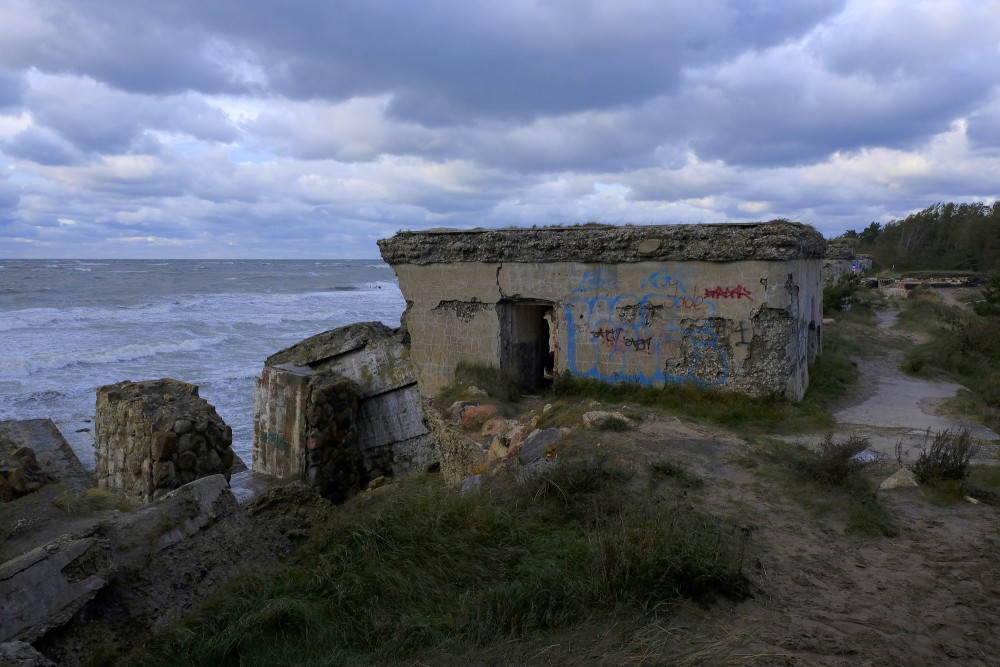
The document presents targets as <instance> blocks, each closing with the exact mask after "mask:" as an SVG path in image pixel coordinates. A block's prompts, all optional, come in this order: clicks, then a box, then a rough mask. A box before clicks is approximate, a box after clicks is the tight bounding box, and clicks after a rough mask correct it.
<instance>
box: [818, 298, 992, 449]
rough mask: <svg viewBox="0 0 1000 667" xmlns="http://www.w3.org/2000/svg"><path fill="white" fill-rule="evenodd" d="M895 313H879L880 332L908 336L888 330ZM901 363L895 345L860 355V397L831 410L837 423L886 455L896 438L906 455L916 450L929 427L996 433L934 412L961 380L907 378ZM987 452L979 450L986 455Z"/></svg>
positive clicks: (989, 437)
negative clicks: (844, 405)
mask: <svg viewBox="0 0 1000 667" xmlns="http://www.w3.org/2000/svg"><path fill="white" fill-rule="evenodd" d="M898 315H899V310H886V311H881V312H880V313H879V314H878V317H877V325H878V328H879V333H880V335H882V336H886V337H889V338H909V339H911V340H912V335H911V334H907V333H905V332H901V331H896V330H894V329H892V326H893V325H894V324H895V323H896V318H897V316H898ZM901 363H902V353H901V352H899V351H898V350H890V351H889V352H888V353H886V354H884V355H877V356H872V357H868V358H865V359H863V360H862V361H861V363H860V364H859V370H860V371H861V379H860V381H859V386H860V389H861V390H860V393H859V396H860V397H861V398H862V400H861V401H859V402H858V403H856V404H854V405H851V406H848V407H844V408H842V409H841V410H839V411H838V412H836V413H835V414H834V417H835V418H836V420H837V423H838V424H841V425H843V426H844V427H845V428H846V429H848V430H850V431H851V432H854V433H857V434H859V435H863V436H865V437H868V438H869V439H870V440H871V443H872V449H874V450H875V451H878V452H882V453H884V454H886V455H887V456H895V448H896V443H897V442H899V443H901V444H902V449H903V454H904V457H905V458H906V459H907V460H913V459H915V458H916V457H917V455H919V453H920V451H921V447H922V446H923V445H924V443H925V441H926V438H927V434H928V432H930V433H932V434H933V433H938V432H941V431H945V430H947V429H953V430H958V429H968V430H969V432H970V434H971V435H972V436H973V437H974V438H978V439H981V440H987V441H989V440H996V439H997V438H998V437H1000V436H998V435H997V434H996V433H994V432H993V431H991V430H990V429H988V428H986V427H985V426H981V425H978V424H973V423H970V422H966V421H962V420H960V419H955V418H952V417H947V416H943V415H940V414H937V410H938V408H939V406H940V405H941V403H943V402H944V400H945V399H948V398H951V397H953V396H955V395H956V394H957V393H958V391H959V390H960V389H962V388H963V387H962V385H960V384H957V383H954V382H944V381H931V380H923V379H919V378H911V377H908V376H906V375H904V374H903V372H902V371H901V370H900V364H901ZM991 453H992V452H991V450H984V455H986V456H987V458H989V457H990V455H991Z"/></svg>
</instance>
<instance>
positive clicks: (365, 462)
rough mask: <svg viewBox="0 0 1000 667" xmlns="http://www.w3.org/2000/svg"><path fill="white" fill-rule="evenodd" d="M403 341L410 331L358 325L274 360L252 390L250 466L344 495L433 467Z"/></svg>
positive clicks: (430, 441)
mask: <svg viewBox="0 0 1000 667" xmlns="http://www.w3.org/2000/svg"><path fill="white" fill-rule="evenodd" d="M404 343H405V333H404V332H397V331H394V330H392V329H390V328H389V327H387V326H385V325H384V324H381V323H379V322H359V323H356V324H351V325H348V326H346V327H341V328H339V329H333V330H332V331H326V332H324V333H321V334H317V335H315V336H312V337H311V338H307V339H306V340H304V341H302V342H300V343H297V344H296V345H293V346H292V347H290V348H287V349H285V350H282V351H280V352H277V353H275V354H273V355H271V356H270V357H268V359H267V361H266V362H265V364H264V370H263V372H262V374H261V377H260V378H259V379H258V380H257V382H256V388H255V391H254V434H253V469H254V470H257V471H261V472H266V473H270V474H273V475H276V476H278V477H282V478H286V479H292V478H301V479H303V481H306V482H307V483H308V484H309V485H310V486H311V487H312V488H313V489H315V490H316V491H317V492H319V493H320V494H321V495H324V496H327V497H330V498H332V499H334V500H337V501H340V500H344V499H346V498H348V497H350V496H351V495H353V494H354V493H356V492H357V491H359V490H360V489H362V488H364V487H365V485H366V484H368V483H369V482H370V481H371V480H373V479H375V478H377V477H381V476H405V475H411V474H415V473H418V472H424V471H425V470H426V469H427V468H428V466H430V465H432V464H433V463H435V462H436V460H437V454H436V453H435V450H434V439H433V437H432V436H431V434H430V431H429V430H428V429H427V427H426V425H425V424H424V414H423V410H422V408H421V399H420V393H419V391H418V390H417V380H416V378H415V377H414V375H413V370H412V367H411V366H410V362H409V353H408V350H407V348H406V346H405V344H404Z"/></svg>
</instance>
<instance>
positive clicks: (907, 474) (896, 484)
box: [878, 468, 920, 491]
mask: <svg viewBox="0 0 1000 667" xmlns="http://www.w3.org/2000/svg"><path fill="white" fill-rule="evenodd" d="M918 486H920V484H919V483H917V478H916V477H914V476H913V471H912V470H910V469H909V468H901V469H899V470H897V471H896V472H894V473H893V474H892V475H890V476H889V477H887V478H886V479H884V480H883V481H882V483H881V484H879V485H878V490H879V491H891V490H893V489H912V488H916V487H918Z"/></svg>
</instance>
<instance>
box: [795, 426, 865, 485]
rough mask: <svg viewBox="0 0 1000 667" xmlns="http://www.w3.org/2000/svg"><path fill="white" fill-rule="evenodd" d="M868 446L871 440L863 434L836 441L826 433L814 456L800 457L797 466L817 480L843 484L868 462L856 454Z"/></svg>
mask: <svg viewBox="0 0 1000 667" xmlns="http://www.w3.org/2000/svg"><path fill="white" fill-rule="evenodd" d="M869 446H871V441H870V440H869V439H868V438H866V437H863V436H859V435H850V436H848V438H847V439H846V440H843V441H841V442H837V441H835V440H834V439H833V434H832V433H826V434H825V435H824V436H823V439H822V440H821V441H820V443H819V446H818V447H817V449H816V453H815V456H810V457H804V458H803V459H800V461H799V463H798V466H799V469H800V470H802V471H803V472H804V473H806V474H807V475H809V477H811V478H812V479H814V480H816V481H817V482H820V483H822V484H832V485H835V486H843V485H844V484H846V483H847V482H848V480H849V479H850V478H851V476H853V475H856V474H857V473H859V472H861V471H862V470H863V469H864V468H865V467H866V466H867V465H868V464H869V463H870V461H868V460H865V459H863V458H861V457H859V456H858V455H859V454H861V452H863V451H865V450H866V449H868V447H869Z"/></svg>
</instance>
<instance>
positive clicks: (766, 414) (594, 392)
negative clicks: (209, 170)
mask: <svg viewBox="0 0 1000 667" xmlns="http://www.w3.org/2000/svg"><path fill="white" fill-rule="evenodd" d="M848 363H849V362H848ZM550 392H551V396H553V397H556V398H561V399H563V400H565V401H573V400H580V399H590V400H596V401H599V402H602V403H609V404H611V403H623V402H628V403H634V404H637V405H640V406H643V407H647V408H654V409H657V410H661V411H665V412H668V413H671V414H678V415H683V416H684V417H685V418H686V419H691V420H694V421H699V422H704V423H709V424H714V425H717V426H722V427H724V428H731V429H734V430H736V431H739V432H741V433H775V432H777V433H794V432H802V431H816V430H822V429H824V428H829V427H830V426H832V425H833V418H832V417H831V416H830V414H829V412H828V411H827V410H826V409H825V408H824V401H825V400H826V398H827V397H825V396H821V395H819V393H817V392H813V394H812V396H811V397H810V395H809V394H808V393H807V397H806V400H804V401H802V402H795V401H790V400H786V399H784V398H752V397H749V396H745V395H742V394H736V393H731V392H722V391H713V390H710V389H703V388H701V387H697V386H695V385H667V386H665V387H663V388H659V389H657V388H649V387H644V386H639V385H609V384H606V383H604V382H600V381H598V380H592V379H581V378H577V377H572V376H569V375H567V374H562V375H560V376H558V377H557V378H556V382H555V383H554V384H553V386H552V389H551V390H550Z"/></svg>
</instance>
